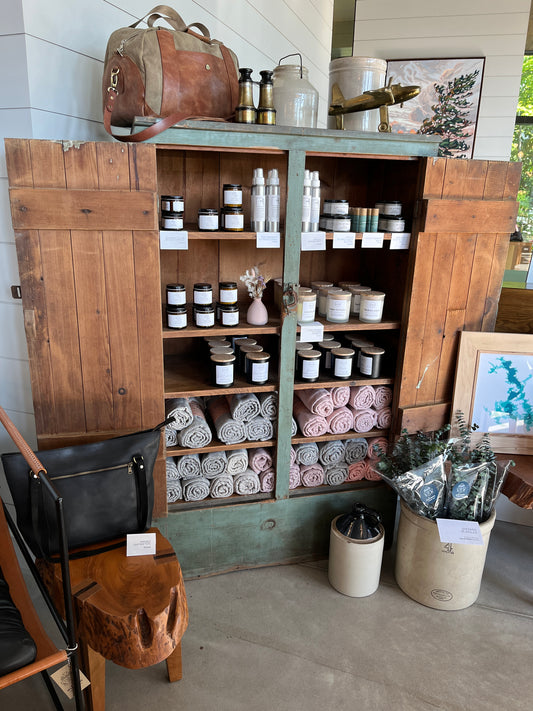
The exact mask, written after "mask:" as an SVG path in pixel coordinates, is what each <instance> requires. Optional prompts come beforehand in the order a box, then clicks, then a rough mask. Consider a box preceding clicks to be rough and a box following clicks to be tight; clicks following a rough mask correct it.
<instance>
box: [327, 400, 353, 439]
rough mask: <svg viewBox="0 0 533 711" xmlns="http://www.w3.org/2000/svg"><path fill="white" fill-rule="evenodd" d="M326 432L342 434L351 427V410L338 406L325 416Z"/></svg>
mask: <svg viewBox="0 0 533 711" xmlns="http://www.w3.org/2000/svg"><path fill="white" fill-rule="evenodd" d="M326 421H327V423H328V432H330V433H331V434H344V433H345V432H349V431H350V430H351V429H353V411H352V410H350V408H349V407H345V406H343V407H338V408H337V409H336V410H333V412H332V413H331V415H328V416H327V417H326Z"/></svg>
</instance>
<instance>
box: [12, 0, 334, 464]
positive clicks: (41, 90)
mask: <svg viewBox="0 0 533 711" xmlns="http://www.w3.org/2000/svg"><path fill="white" fill-rule="evenodd" d="M156 4H157V3H156V2H153V5H152V4H151V3H150V2H147V0H142V1H141V0H113V2H109V1H108V0H50V2H46V3H44V2H42V0H11V1H10V2H9V3H6V8H5V9H4V12H3V16H2V25H1V27H0V86H1V87H2V91H1V92H0V139H2V140H1V142H0V333H2V334H3V336H2V338H0V405H2V406H3V407H4V409H5V410H6V411H7V412H8V414H9V416H10V417H11V418H12V419H13V420H14V422H15V424H16V425H17V427H18V428H19V429H20V431H21V432H22V434H23V435H24V436H25V437H26V438H27V439H28V440H29V441H30V442H31V443H32V444H35V425H34V421H33V416H32V412H33V407H32V399H31V390H30V378H29V368H28V355H27V349H26V341H25V336H24V328H23V320H22V308H21V304H20V301H15V300H13V299H12V297H11V293H10V285H11V284H18V282H19V278H18V268H17V260H16V253H15V241H14V234H13V230H12V227H11V218H10V211H9V199H8V185H7V173H6V166H5V152H4V144H3V139H4V138H5V137H24V138H52V139H53V138H57V139H62V138H66V139H88V140H108V139H109V137H108V136H107V134H106V133H105V131H104V130H103V126H102V109H101V76H102V66H103V58H104V54H105V49H106V45H107V40H108V38H109V35H110V34H111V32H112V31H113V30H115V29H117V28H119V27H123V26H125V25H129V24H131V23H132V22H135V21H136V20H137V19H138V18H140V17H142V16H143V15H145V14H146V13H147V12H149V11H150V10H151V8H152V7H154V6H155V5H156ZM169 4H170V5H171V6H173V7H175V8H176V9H177V10H178V11H179V13H180V14H181V16H182V17H183V19H184V20H185V22H187V23H191V22H195V21H198V22H202V23H203V24H205V25H207V27H208V28H209V30H210V32H211V35H212V36H213V37H216V38H217V39H220V40H221V41H222V42H224V43H225V44H226V45H228V46H229V47H231V48H232V49H233V50H234V51H235V52H236V53H237V56H238V57H239V63H240V65H241V66H249V67H253V69H254V78H259V75H258V72H259V71H260V70H261V69H270V68H273V67H274V66H275V65H276V64H277V63H278V60H279V59H280V58H281V57H282V56H284V55H287V54H290V53H292V52H300V53H301V54H302V56H303V62H304V65H305V66H307V67H308V68H309V78H310V81H311V82H312V83H313V84H314V86H315V87H316V88H317V89H318V90H319V93H320V112H321V117H320V120H321V125H322V126H325V121H326V106H327V92H328V70H329V59H330V51H331V28H332V21H333V0H231V2H230V0H198V1H194V0H180V1H179V3H169ZM11 447H12V445H11V441H10V439H9V437H8V436H7V434H5V432H4V431H3V428H0V452H4V451H6V450H8V449H11Z"/></svg>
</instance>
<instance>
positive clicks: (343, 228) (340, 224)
mask: <svg viewBox="0 0 533 711" xmlns="http://www.w3.org/2000/svg"><path fill="white" fill-rule="evenodd" d="M330 219H331V231H332V232H349V231H350V230H351V229H352V218H351V217H350V215H334V216H333V217H332V218H330Z"/></svg>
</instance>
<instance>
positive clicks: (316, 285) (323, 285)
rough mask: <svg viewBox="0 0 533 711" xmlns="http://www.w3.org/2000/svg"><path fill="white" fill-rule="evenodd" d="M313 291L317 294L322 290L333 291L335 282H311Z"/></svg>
mask: <svg viewBox="0 0 533 711" xmlns="http://www.w3.org/2000/svg"><path fill="white" fill-rule="evenodd" d="M311 289H312V290H313V291H316V292H317V293H318V292H319V291H320V289H333V282H332V281H312V282H311Z"/></svg>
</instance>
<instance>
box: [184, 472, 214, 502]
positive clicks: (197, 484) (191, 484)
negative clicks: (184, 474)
mask: <svg viewBox="0 0 533 711" xmlns="http://www.w3.org/2000/svg"><path fill="white" fill-rule="evenodd" d="M182 486H183V498H184V499H185V501H201V500H202V499H205V498H206V497H207V496H209V479H207V478H206V477H205V476H193V477H191V478H190V479H183V481H182Z"/></svg>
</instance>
